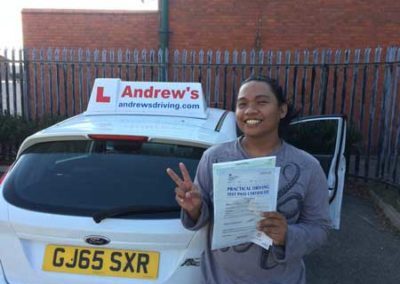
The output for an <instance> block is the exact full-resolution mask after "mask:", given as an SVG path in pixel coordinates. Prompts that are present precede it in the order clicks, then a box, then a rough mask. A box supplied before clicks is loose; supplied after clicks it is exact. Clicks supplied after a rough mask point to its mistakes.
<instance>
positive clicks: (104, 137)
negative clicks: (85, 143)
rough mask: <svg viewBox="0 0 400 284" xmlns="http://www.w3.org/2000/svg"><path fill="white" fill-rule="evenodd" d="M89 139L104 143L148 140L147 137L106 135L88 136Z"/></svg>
mask: <svg viewBox="0 0 400 284" xmlns="http://www.w3.org/2000/svg"><path fill="white" fill-rule="evenodd" d="M88 136H89V138H90V139H93V140H98V141H105V140H114V141H115V140H117V141H118V140H119V141H137V142H146V141H148V140H149V137H147V136H135V135H107V134H89V135H88Z"/></svg>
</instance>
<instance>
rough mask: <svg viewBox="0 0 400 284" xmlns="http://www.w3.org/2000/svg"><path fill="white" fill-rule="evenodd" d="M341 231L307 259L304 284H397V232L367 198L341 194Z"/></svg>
mask: <svg viewBox="0 0 400 284" xmlns="http://www.w3.org/2000/svg"><path fill="white" fill-rule="evenodd" d="M342 206H343V207H342V217H341V228H340V230H339V231H337V230H332V231H331V233H330V236H329V240H328V243H327V244H326V245H325V246H324V247H322V248H320V249H318V250H316V251H314V252H313V253H312V254H311V255H309V256H307V257H306V259H305V262H306V271H307V283H308V284H334V283H338V284H347V283H349V284H350V283H351V284H357V283H362V284H375V283H379V284H399V283H400V232H399V231H397V230H396V229H394V228H393V227H392V226H390V224H389V223H388V222H387V220H386V219H385V218H384V217H383V216H382V213H381V212H380V210H378V209H377V208H376V207H375V206H374V204H373V202H372V201H371V199H370V198H367V197H365V196H364V197H363V196H361V197H360V196H354V195H349V194H345V195H344V199H343V205H342Z"/></svg>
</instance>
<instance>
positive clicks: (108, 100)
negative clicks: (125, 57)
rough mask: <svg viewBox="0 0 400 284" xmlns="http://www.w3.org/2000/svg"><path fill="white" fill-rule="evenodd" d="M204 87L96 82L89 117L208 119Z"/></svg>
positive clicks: (174, 84) (187, 84)
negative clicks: (139, 115)
mask: <svg viewBox="0 0 400 284" xmlns="http://www.w3.org/2000/svg"><path fill="white" fill-rule="evenodd" d="M206 111H207V108H206V104H205V99H204V96H203V91H202V88H201V84H200V83H175V82H173V83H172V82H171V83H169V82H127V81H126V82H125V81H121V80H120V79H96V80H95V82H94V86H93V89H92V93H91V94H90V100H89V105H88V107H87V110H86V114H100V113H102V114H152V115H169V116H186V117H195V118H206V117H207V112H206Z"/></svg>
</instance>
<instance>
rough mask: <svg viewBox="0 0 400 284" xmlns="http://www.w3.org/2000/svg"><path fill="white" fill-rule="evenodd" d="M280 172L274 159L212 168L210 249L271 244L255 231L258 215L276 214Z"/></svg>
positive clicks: (260, 233)
mask: <svg viewBox="0 0 400 284" xmlns="http://www.w3.org/2000/svg"><path fill="white" fill-rule="evenodd" d="M279 171H280V168H277V167H275V157H264V158H254V159H247V160H240V161H234V162H225V163H216V164H213V178H214V228H213V236H212V243H211V249H213V250H214V249H220V248H224V247H230V246H235V245H239V244H243V243H247V242H253V243H255V244H257V245H259V246H261V247H264V248H266V249H268V247H269V246H270V245H272V240H271V239H270V238H269V237H268V236H267V235H265V234H264V233H263V232H260V231H257V229H256V226H257V222H258V221H259V220H260V219H261V212H266V211H276V203H277V196H278V182H279Z"/></svg>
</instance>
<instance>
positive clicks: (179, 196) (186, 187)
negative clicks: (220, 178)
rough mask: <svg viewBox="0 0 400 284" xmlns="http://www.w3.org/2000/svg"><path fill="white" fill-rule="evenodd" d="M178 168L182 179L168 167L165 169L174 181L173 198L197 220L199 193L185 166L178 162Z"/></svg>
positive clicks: (200, 202) (199, 205)
mask: <svg viewBox="0 0 400 284" xmlns="http://www.w3.org/2000/svg"><path fill="white" fill-rule="evenodd" d="M179 169H180V170H181V174H182V177H183V180H182V179H181V178H180V177H179V176H178V175H177V174H176V173H175V172H174V171H173V170H172V169H170V168H168V169H167V174H168V175H169V176H170V178H171V179H172V180H173V181H174V182H175V183H176V188H175V199H176V201H177V202H178V204H179V205H180V206H181V207H182V208H183V209H184V210H186V212H187V213H188V214H189V216H190V218H191V219H192V220H193V221H195V222H196V221H197V219H198V218H199V216H200V213H201V204H202V201H201V193H200V191H199V190H198V188H197V187H196V185H194V184H193V182H192V179H191V177H190V175H189V172H188V170H187V168H186V166H185V165H184V164H183V163H179Z"/></svg>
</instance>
